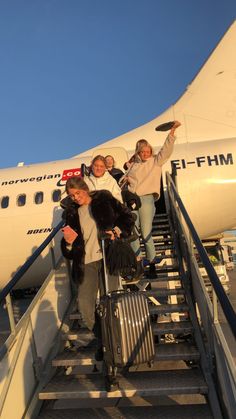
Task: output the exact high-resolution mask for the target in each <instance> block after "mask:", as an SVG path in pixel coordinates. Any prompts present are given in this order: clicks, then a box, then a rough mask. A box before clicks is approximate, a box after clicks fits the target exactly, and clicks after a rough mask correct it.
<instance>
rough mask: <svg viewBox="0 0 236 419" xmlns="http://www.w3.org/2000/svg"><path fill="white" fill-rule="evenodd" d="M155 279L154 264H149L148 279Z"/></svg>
mask: <svg viewBox="0 0 236 419" xmlns="http://www.w3.org/2000/svg"><path fill="white" fill-rule="evenodd" d="M156 277H157V274H156V267H155V263H150V265H149V272H148V278H150V279H155V278H156Z"/></svg>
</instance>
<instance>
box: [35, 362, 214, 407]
mask: <svg viewBox="0 0 236 419" xmlns="http://www.w3.org/2000/svg"><path fill="white" fill-rule="evenodd" d="M198 393H201V394H207V385H206V383H205V381H204V379H203V377H202V374H201V372H200V371H199V370H198V369H192V370H170V371H158V372H157V371H150V372H146V371H145V372H142V373H141V374H140V373H139V372H132V373H130V374H127V376H126V377H121V378H120V380H119V389H118V390H116V391H113V392H107V391H106V390H105V387H104V379H103V377H102V376H100V375H98V374H96V375H92V374H90V375H86V376H76V375H69V376H55V377H54V378H53V379H52V380H51V382H50V383H49V384H48V385H46V387H45V388H44V390H43V391H41V392H40V393H39V399H40V400H52V399H54V400H55V399H74V398H76V399H77V398H78V399H79V398H83V399H85V398H114V397H115V398H117V397H134V396H136V397H137V396H138V397H148V396H157V395H171V394H198Z"/></svg>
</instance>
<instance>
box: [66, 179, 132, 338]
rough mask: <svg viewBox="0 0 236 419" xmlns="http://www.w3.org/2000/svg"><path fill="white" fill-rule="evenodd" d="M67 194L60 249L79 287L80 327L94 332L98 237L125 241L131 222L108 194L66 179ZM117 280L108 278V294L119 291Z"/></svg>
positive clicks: (98, 285) (100, 273)
mask: <svg viewBox="0 0 236 419" xmlns="http://www.w3.org/2000/svg"><path fill="white" fill-rule="evenodd" d="M66 192H67V194H68V198H66V201H67V203H66V204H67V205H66V207H65V211H64V214H63V217H64V218H65V221H66V227H64V228H63V229H62V231H63V234H64V238H63V239H62V242H61V249H62V253H63V255H64V256H65V257H66V258H68V259H72V275H73V278H74V279H75V280H76V281H77V282H78V284H79V287H78V308H79V312H80V313H81V316H82V322H81V326H82V327H86V328H88V329H89V330H93V329H94V326H95V304H96V298H97V292H98V289H100V292H101V295H102V294H103V293H104V283H103V265H102V252H101V247H100V237H101V235H104V233H106V234H107V235H109V236H110V239H111V240H114V238H115V236H118V237H128V236H130V235H131V233H132V229H133V227H134V220H133V216H132V213H131V211H130V210H129V209H128V208H127V207H126V206H125V205H123V204H121V203H120V202H119V201H118V200H117V199H115V198H114V197H113V196H112V194H111V193H110V192H109V191H105V190H101V191H96V192H91V193H90V192H89V189H88V186H87V184H86V183H85V182H84V180H83V179H81V178H78V177H71V178H70V179H68V181H67V183H66ZM64 201H65V200H64ZM118 280H119V278H118V275H110V276H109V291H113V290H117V289H118V286H119V283H118Z"/></svg>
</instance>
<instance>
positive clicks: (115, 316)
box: [99, 242, 155, 368]
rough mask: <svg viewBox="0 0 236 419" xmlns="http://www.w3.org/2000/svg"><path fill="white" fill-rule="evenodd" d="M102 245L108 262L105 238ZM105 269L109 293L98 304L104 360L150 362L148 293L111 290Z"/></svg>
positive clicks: (125, 364)
mask: <svg viewBox="0 0 236 419" xmlns="http://www.w3.org/2000/svg"><path fill="white" fill-rule="evenodd" d="M102 248H103V257H104V265H105V253H104V243H103V242H102ZM104 270H105V293H106V294H105V295H104V296H103V297H102V298H101V301H100V306H99V315H100V318H101V328H102V344H103V353H104V361H105V362H106V364H107V365H108V366H112V367H115V368H116V367H117V368H123V367H129V366H131V365H139V364H144V363H150V364H151V363H152V361H153V360H154V356H155V348H154V341H153V333H152V327H151V321H150V315H149V310H148V300H147V297H145V296H144V295H143V294H142V293H140V292H139V291H137V292H128V291H123V290H122V291H113V292H111V293H109V292H108V279H107V273H106V268H105V269H104Z"/></svg>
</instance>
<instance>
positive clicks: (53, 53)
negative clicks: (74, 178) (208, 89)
mask: <svg viewBox="0 0 236 419" xmlns="http://www.w3.org/2000/svg"><path fill="white" fill-rule="evenodd" d="M235 19H236V0H0V115H1V118H0V141H1V153H0V167H1V168H3V167H9V166H15V165H16V164H17V163H18V162H20V161H24V162H25V164H31V163H38V162H45V161H52V160H61V159H64V158H68V157H71V156H73V155H75V154H78V153H79V152H82V151H84V150H86V149H88V148H91V147H93V146H95V145H96V144H99V143H102V142H104V141H106V140H109V139H111V138H114V137H116V136H118V135H120V134H122V133H124V132H126V131H129V130H131V129H133V128H136V127H137V126H139V125H142V124H144V123H146V122H148V121H149V120H151V119H153V118H154V117H156V116H157V115H159V114H160V113H161V112H163V111H164V110H165V109H166V108H167V107H169V106H170V105H171V104H172V103H173V102H175V101H176V100H177V99H178V97H179V96H180V95H181V94H182V93H183V91H184V90H185V88H186V86H187V85H188V84H189V83H190V81H191V80H192V79H193V77H194V76H195V75H196V73H197V72H198V70H199V69H200V67H201V65H202V64H203V63H204V61H205V60H206V58H207V57H208V56H209V54H210V52H211V51H212V50H213V49H214V47H215V46H216V44H217V43H218V41H219V40H220V38H221V37H222V36H223V35H224V33H225V31H226V30H227V29H228V27H229V26H230V24H231V23H232V22H233V21H234V20H235Z"/></svg>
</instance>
